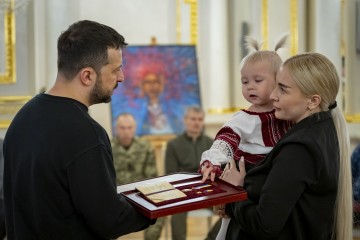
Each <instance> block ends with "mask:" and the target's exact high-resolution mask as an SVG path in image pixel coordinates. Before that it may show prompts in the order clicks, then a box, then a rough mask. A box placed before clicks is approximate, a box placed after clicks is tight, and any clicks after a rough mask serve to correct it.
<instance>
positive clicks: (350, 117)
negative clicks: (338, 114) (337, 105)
mask: <svg viewBox="0 0 360 240" xmlns="http://www.w3.org/2000/svg"><path fill="white" fill-rule="evenodd" d="M344 115H345V120H346V121H347V122H348V123H360V113H344Z"/></svg>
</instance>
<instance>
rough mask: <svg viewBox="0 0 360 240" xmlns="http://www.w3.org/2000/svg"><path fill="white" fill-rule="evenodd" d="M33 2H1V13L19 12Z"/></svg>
mask: <svg viewBox="0 0 360 240" xmlns="http://www.w3.org/2000/svg"><path fill="white" fill-rule="evenodd" d="M30 1H31V0H0V11H4V12H19V11H22V10H24V9H25V8H26V7H27V5H28V4H29V2H30Z"/></svg>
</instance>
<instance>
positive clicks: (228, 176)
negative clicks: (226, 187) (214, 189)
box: [220, 157, 246, 186]
mask: <svg viewBox="0 0 360 240" xmlns="http://www.w3.org/2000/svg"><path fill="white" fill-rule="evenodd" d="M239 169H240V171H238V170H237V169H236V163H235V160H234V159H232V160H231V161H230V164H227V165H226V167H225V169H224V172H223V174H222V175H221V177H220V178H221V179H222V180H224V181H226V182H228V183H231V184H232V185H234V186H243V184H244V178H245V175H246V170H245V162H244V157H241V158H240V161H239Z"/></svg>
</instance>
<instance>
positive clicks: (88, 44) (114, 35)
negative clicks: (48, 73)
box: [57, 20, 127, 79]
mask: <svg viewBox="0 0 360 240" xmlns="http://www.w3.org/2000/svg"><path fill="white" fill-rule="evenodd" d="M126 45H127V43H126V42H125V39H124V37H123V36H121V35H120V34H119V33H118V32H117V31H115V30H114V29H113V28H111V27H108V26H106V25H103V24H100V23H97V22H93V21H89V20H83V21H79V22H76V23H74V24H72V25H71V26H70V27H69V28H68V29H67V30H66V31H65V32H63V33H62V34H61V35H60V36H59V38H58V45H57V48H58V71H59V72H61V73H62V74H63V75H64V76H65V77H66V78H68V79H71V78H73V77H74V76H75V75H76V74H77V73H78V72H79V71H80V70H81V69H82V68H84V67H92V68H93V69H94V70H95V72H96V73H97V74H99V73H100V69H101V67H102V66H103V65H105V64H107V63H108V54H107V51H108V49H109V48H113V49H119V48H121V49H122V48H124V47H125V46H126Z"/></svg>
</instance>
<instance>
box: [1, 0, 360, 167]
mask: <svg viewBox="0 0 360 240" xmlns="http://www.w3.org/2000/svg"><path fill="white" fill-rule="evenodd" d="M14 1H16V0H14ZM23 1H26V2H28V5H27V6H26V8H24V9H20V10H19V11H17V12H15V13H14V20H15V23H14V29H15V32H14V37H15V40H16V43H15V45H14V49H15V50H16V51H15V55H14V57H13V60H14V61H15V63H14V64H15V65H14V70H15V72H14V73H15V74H14V75H15V76H16V81H14V82H12V81H10V82H7V80H9V79H6V81H4V76H5V75H6V71H7V61H8V56H7V55H6V54H7V52H6V50H7V47H8V46H6V43H5V37H6V34H5V33H6V31H5V30H6V26H5V19H6V18H5V17H6V13H5V11H4V10H3V9H2V10H0V19H1V21H0V138H3V137H4V136H5V133H6V129H7V126H8V124H9V123H10V122H11V119H12V118H13V116H14V115H15V114H16V112H17V110H18V109H19V108H20V107H21V106H22V105H23V104H24V102H26V100H27V99H29V98H31V97H32V96H34V95H36V94H37V93H39V92H41V91H43V90H46V89H48V88H50V87H51V86H52V84H53V83H54V80H55V77H56V73H57V68H56V58H57V56H56V44H57V37H58V36H59V35H60V33H61V32H62V31H63V30H65V29H66V28H67V27H68V26H69V25H70V24H72V23H73V22H75V21H78V20H82V19H89V20H94V21H98V22H101V23H104V24H107V25H109V26H111V27H113V28H114V29H116V30H117V31H119V32H120V33H121V34H122V35H123V36H124V37H125V39H126V41H127V42H128V43H129V44H130V45H149V44H150V43H151V41H152V39H156V43H157V44H158V45H168V44H195V45H196V49H197V58H198V70H199V81H200V91H201V92H200V93H201V102H202V107H203V108H204V110H205V112H206V119H205V123H206V127H205V131H206V133H207V134H208V135H210V136H214V135H215V133H216V132H217V130H218V129H219V128H220V127H221V126H222V124H223V123H224V122H225V121H226V120H227V119H229V117H230V116H231V115H232V114H233V113H234V112H235V111H237V110H238V109H240V108H244V107H247V105H248V104H247V102H246V101H245V100H244V99H243V98H242V94H241V82H240V75H239V68H238V66H239V63H240V61H241V59H242V57H243V56H244V54H245V50H244V47H243V38H244V37H245V35H250V36H254V37H255V38H257V39H259V40H263V41H264V43H263V47H264V48H266V49H273V48H274V44H275V42H276V40H277V39H278V38H279V37H281V36H282V35H283V34H284V33H289V34H290V38H289V44H288V46H287V48H286V49H285V50H281V51H280V55H281V56H282V58H283V59H286V58H287V57H289V56H291V55H294V54H296V53H302V52H308V51H314V52H319V53H322V54H324V55H326V56H327V57H328V58H330V59H331V60H332V61H333V63H334V64H335V66H336V67H337V69H338V72H339V74H340V75H341V77H342V81H343V82H342V87H341V91H340V93H339V96H338V99H337V101H338V105H339V106H340V107H341V108H342V110H343V111H344V113H346V117H347V120H348V127H349V132H350V136H351V146H352V148H354V146H355V145H356V144H358V143H359V142H360V125H359V123H360V117H359V116H360V115H359V113H360V94H358V92H359V90H360V79H359V76H360V68H359V66H360V0H61V1H59V0H23ZM0 6H1V4H0ZM356 9H358V10H356ZM90 114H91V115H92V116H93V117H94V118H95V120H97V121H98V122H99V123H100V124H101V125H102V126H103V127H104V128H105V129H106V131H107V132H108V134H109V136H112V135H113V134H112V127H111V111H110V105H109V104H99V105H96V106H92V107H90ZM171 137H173V136H171V135H166V136H165V135H164V136H157V135H153V136H148V138H149V139H150V140H151V141H152V143H153V144H154V146H155V148H156V151H157V160H158V168H159V170H160V173H163V158H162V155H163V151H164V146H165V144H166V141H167V140H168V139H169V138H171Z"/></svg>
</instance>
